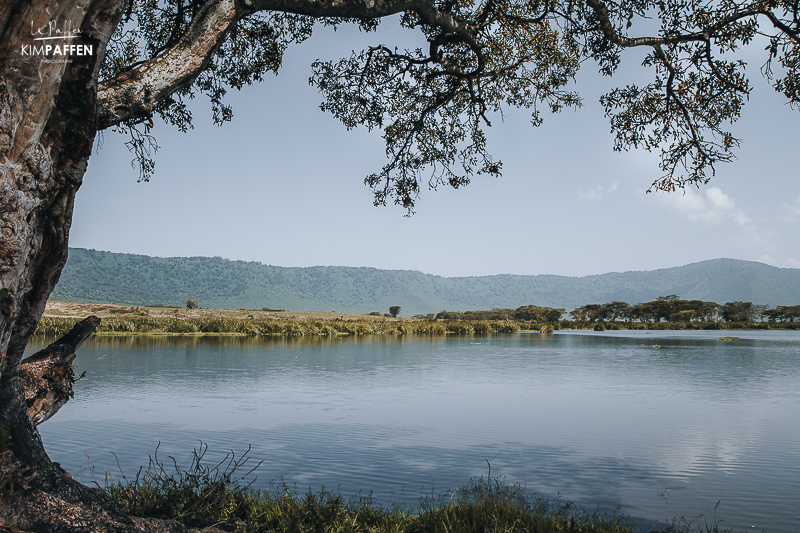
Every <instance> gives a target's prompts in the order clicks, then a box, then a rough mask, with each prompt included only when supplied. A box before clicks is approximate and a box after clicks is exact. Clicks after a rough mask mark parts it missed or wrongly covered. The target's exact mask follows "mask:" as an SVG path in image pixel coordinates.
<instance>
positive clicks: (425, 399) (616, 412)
mask: <svg viewBox="0 0 800 533" xmlns="http://www.w3.org/2000/svg"><path fill="white" fill-rule="evenodd" d="M688 333H691V334H687V332H657V334H649V335H648V334H646V333H644V332H604V333H603V334H587V333H562V334H557V335H551V336H542V335H538V334H516V335H499V336H493V337H450V336H448V337H393V336H392V337H389V336H376V337H365V338H353V337H334V338H289V339H286V338H270V339H259V338H242V337H129V338H125V337H107V338H102V337H99V338H92V339H89V341H87V342H86V344H84V346H83V347H82V349H81V351H80V353H79V357H78V359H77V361H76V362H77V364H78V366H79V367H80V368H81V370H86V371H87V378H86V379H84V380H81V381H80V382H78V383H77V384H76V397H75V400H73V401H71V402H70V403H69V404H68V405H67V406H65V407H64V409H62V411H61V412H60V413H59V414H58V416H57V417H55V418H54V419H52V420H51V421H48V422H47V423H46V424H44V425H43V426H42V433H43V436H44V440H45V443H46V444H48V443H53V444H52V446H51V445H48V451H49V452H50V453H51V454H52V455H53V456H54V458H55V460H58V461H59V462H61V463H62V464H63V465H65V467H66V468H67V469H68V470H71V471H73V473H77V472H78V471H80V469H81V464H83V468H84V469H85V468H86V457H85V456H84V454H85V453H88V454H89V456H90V457H91V459H92V463H93V464H95V465H96V466H97V468H99V469H100V471H102V469H103V468H107V469H109V470H111V471H115V470H116V463H115V461H114V460H113V457H111V456H110V452H116V453H117V455H118V456H119V457H120V459H121V465H122V466H123V469H125V470H126V473H130V472H135V471H136V469H137V468H138V466H139V465H142V464H145V463H146V461H147V456H148V454H150V453H152V452H153V450H154V449H155V446H156V444H157V443H158V442H159V441H161V442H162V448H161V449H162V451H163V453H164V454H165V455H166V454H170V455H173V456H175V457H176V458H177V459H178V460H179V461H181V462H183V463H184V464H188V461H189V455H190V452H191V449H192V447H193V446H195V445H196V444H197V439H202V440H204V441H206V442H208V443H209V445H210V448H211V451H212V455H213V454H215V453H216V454H220V455H223V454H224V453H225V451H227V450H229V449H234V450H237V451H241V450H243V449H246V447H247V445H248V444H252V445H253V452H252V453H253V456H254V457H255V458H257V459H259V460H261V459H265V461H266V462H265V465H264V467H262V473H261V480H260V483H263V484H264V485H267V484H268V483H269V481H270V480H271V479H280V478H281V477H283V478H284V479H285V480H286V481H287V482H289V483H290V484H296V485H297V487H298V488H299V490H301V491H303V490H305V489H306V488H307V487H309V486H310V487H312V488H314V489H315V490H316V489H319V488H320V487H321V486H323V485H324V486H326V487H328V488H332V489H335V488H336V487H340V490H341V491H342V493H343V494H345V495H350V494H353V493H355V492H357V491H358V490H364V491H367V492H369V491H374V493H375V495H376V496H377V497H378V498H379V499H381V501H384V502H387V503H388V502H390V501H401V502H405V503H409V504H413V503H414V502H416V499H417V498H418V497H419V495H420V494H421V493H425V492H430V491H439V490H444V489H446V488H453V487H456V486H458V485H459V484H461V483H464V482H466V481H467V480H468V479H469V478H470V477H473V476H479V475H485V474H486V460H487V459H488V460H489V461H490V462H491V464H492V472H493V473H494V474H503V475H505V476H506V478H507V480H508V481H510V482H514V483H521V484H525V485H527V487H528V488H529V489H530V490H532V491H534V492H537V493H538V494H539V495H542V496H545V497H550V498H553V497H556V496H557V495H558V494H561V495H562V497H563V498H565V499H567V500H571V501H575V502H578V503H581V504H583V505H584V506H587V507H589V508H593V507H595V506H600V507H601V508H602V509H604V510H607V511H613V510H614V509H615V508H616V506H618V505H619V506H622V512H624V513H630V514H632V515H634V516H638V517H643V518H647V519H649V520H660V521H663V520H667V519H671V518H672V517H680V516H681V515H684V516H692V515H697V514H701V513H706V514H710V513H712V512H713V509H714V504H715V503H716V502H717V501H718V500H722V503H721V505H720V509H719V510H718V517H721V518H723V519H724V520H725V522H723V524H722V525H723V526H725V527H734V528H738V529H752V528H750V526H751V525H757V526H758V527H757V528H756V530H759V528H762V527H763V528H764V529H766V530H767V531H771V532H779V533H780V532H786V533H788V532H790V531H794V527H795V524H797V523H800V511H798V506H797V502H796V495H797V494H800V445H799V444H798V442H800V439H798V437H799V436H800V427H798V425H797V424H796V423H794V422H793V421H797V420H800V391H798V388H797V386H796V383H797V382H798V378H800V350H798V347H800V343H798V342H797V339H798V336H797V335H796V334H793V333H794V332H792V333H779V332H753V334H752V335H751V336H749V337H748V335H749V334H750V332H742V333H735V335H739V336H741V337H742V339H741V340H740V341H735V342H723V341H719V340H718V338H719V335H720V332H688ZM768 333H769V334H768ZM771 333H776V334H775V335H771ZM725 334H730V332H726V333H725ZM653 344H658V345H660V346H661V348H659V349H656V348H652V345H653ZM56 443H57V444H56ZM51 448H52V449H51ZM85 478H86V473H85V470H84V474H83V477H82V478H81V479H83V480H86V479H85Z"/></svg>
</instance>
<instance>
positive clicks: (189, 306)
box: [186, 300, 200, 309]
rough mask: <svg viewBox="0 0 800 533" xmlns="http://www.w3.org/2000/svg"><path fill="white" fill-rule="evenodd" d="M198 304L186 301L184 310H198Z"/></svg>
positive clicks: (195, 301)
mask: <svg viewBox="0 0 800 533" xmlns="http://www.w3.org/2000/svg"><path fill="white" fill-rule="evenodd" d="M199 308H200V302H198V301H197V300H186V309H199Z"/></svg>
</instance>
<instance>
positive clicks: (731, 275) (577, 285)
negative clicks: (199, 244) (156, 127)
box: [51, 248, 800, 317]
mask: <svg viewBox="0 0 800 533" xmlns="http://www.w3.org/2000/svg"><path fill="white" fill-rule="evenodd" d="M669 294H676V295H678V296H680V297H681V298H685V299H698V300H705V301H713V302H717V303H720V304H723V303H725V302H730V301H735V300H742V301H750V302H753V303H756V304H767V305H770V306H777V305H797V304H800V269H786V268H776V267H771V266H768V265H765V264H762V263H756V262H752V261H741V260H735V259H714V260H710V261H702V262H700V263H693V264H690V265H686V266H682V267H675V268H666V269H661V270H654V271H650V272H624V273H616V272H615V273H610V274H602V275H596V276H586V277H580V278H575V277H567V276H555V275H539V276H515V275H510V274H502V275H496V276H480V277H461V278H445V277H441V276H434V275H430V274H423V273H421V272H416V271H409V270H379V269H376V268H365V267H361V268H356V267H307V268H284V267H277V266H270V265H264V264H261V263H255V262H245V261H230V260H227V259H222V258H220V257H171V258H159V257H148V256H143V255H133V254H118V253H111V252H101V251H96V250H85V249H80V248H73V249H71V250H70V256H69V260H68V261H67V265H66V267H65V268H64V271H63V273H62V275H61V280H60V281H59V283H58V285H57V286H56V288H55V290H54V291H53V294H52V296H51V299H53V300H66V301H80V302H109V303H118V304H127V305H153V304H164V305H179V306H182V305H184V304H185V303H186V300H187V299H190V298H191V299H194V300H198V301H199V302H200V305H201V306H203V307H207V308H210V307H217V308H232V309H239V308H245V309H260V308H262V307H269V308H273V309H287V310H297V311H300V310H315V311H342V312H352V313H367V312H370V311H381V312H386V310H387V309H388V308H389V306H390V305H400V306H401V307H402V316H406V317H408V316H411V315H412V314H417V313H432V312H438V311H441V310H443V309H447V310H449V311H463V310H468V309H490V308H492V307H506V308H512V309H513V308H516V307H519V306H522V305H540V306H548V307H564V308H567V309H573V308H575V307H578V306H581V305H585V304H588V303H604V302H610V301H613V300H619V301H625V302H628V303H630V304H635V303H639V302H645V301H650V300H654V299H655V298H657V297H658V296H665V295H669Z"/></svg>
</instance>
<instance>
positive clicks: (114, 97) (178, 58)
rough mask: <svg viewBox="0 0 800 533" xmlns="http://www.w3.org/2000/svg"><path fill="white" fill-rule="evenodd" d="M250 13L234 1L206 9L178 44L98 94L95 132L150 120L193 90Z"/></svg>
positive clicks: (216, 0)
mask: <svg viewBox="0 0 800 533" xmlns="http://www.w3.org/2000/svg"><path fill="white" fill-rule="evenodd" d="M248 13H249V10H247V9H246V8H245V6H244V5H242V4H241V2H237V1H236V0H212V1H210V2H208V3H207V4H205V5H204V6H203V7H202V8H201V9H200V11H199V12H198V13H197V16H196V17H195V18H194V20H193V21H192V23H191V25H190V26H189V29H188V30H187V32H186V33H185V34H184V35H183V37H181V39H180V40H179V41H178V43H177V44H176V45H175V46H173V47H172V48H170V49H169V50H167V51H166V52H164V54H162V55H160V56H158V57H155V58H153V59H151V60H149V61H145V62H144V63H142V64H141V65H139V66H137V67H136V68H134V69H131V70H128V71H126V72H124V73H122V74H120V75H119V76H117V77H116V78H114V79H111V80H108V81H105V82H103V83H101V84H100V86H99V88H98V91H97V129H98V130H104V129H106V128H109V127H111V126H115V125H117V124H119V123H121V122H123V121H126V120H131V119H136V118H141V117H145V116H148V115H149V114H151V113H152V112H153V110H154V109H155V107H156V105H157V104H158V103H159V102H160V101H162V100H163V99H165V98H167V97H168V96H169V95H171V94H172V93H174V92H175V91H177V90H178V89H181V88H183V87H187V86H189V85H191V83H192V82H193V81H194V80H195V78H196V77H197V76H198V75H199V74H200V73H201V72H202V71H203V69H205V67H206V65H208V63H209V61H211V58H212V57H213V56H214V54H215V53H216V51H217V50H218V49H219V47H220V45H221V44H222V43H223V41H224V40H225V38H226V37H227V35H228V32H229V31H230V29H231V28H232V27H233V25H234V24H235V23H236V22H237V21H238V20H239V19H241V18H242V17H244V16H245V15H247V14H248Z"/></svg>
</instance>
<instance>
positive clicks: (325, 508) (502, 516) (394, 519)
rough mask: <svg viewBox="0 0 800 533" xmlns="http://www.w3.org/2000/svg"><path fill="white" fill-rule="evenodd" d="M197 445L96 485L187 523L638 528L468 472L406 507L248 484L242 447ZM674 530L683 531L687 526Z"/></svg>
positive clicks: (144, 512)
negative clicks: (217, 455)
mask: <svg viewBox="0 0 800 533" xmlns="http://www.w3.org/2000/svg"><path fill="white" fill-rule="evenodd" d="M205 451H206V448H205V446H204V445H202V444H201V446H200V450H195V453H194V458H193V460H192V464H191V465H190V467H189V469H188V470H181V469H180V468H179V467H178V465H177V463H175V462H174V460H172V466H171V467H166V466H165V464H164V463H163V462H162V461H161V460H160V459H159V457H158V454H157V453H156V455H155V457H154V458H151V460H150V464H149V467H148V468H147V470H145V471H143V470H140V471H139V472H138V473H137V475H136V477H135V478H134V479H132V480H127V479H125V478H124V476H123V479H122V480H120V481H118V482H112V481H110V480H109V479H108V478H106V483H105V486H104V489H105V491H106V492H107V493H108V494H109V495H110V496H111V497H112V498H113V499H114V500H115V501H116V502H117V503H118V504H119V505H120V507H121V508H122V510H123V511H124V512H125V513H127V514H128V515H130V516H139V517H146V518H161V519H174V520H178V521H180V522H182V523H184V524H185V525H187V526H189V527H193V528H205V527H209V526H212V525H217V526H222V525H224V527H225V530H226V531H234V530H235V531H241V532H249V533H261V532H264V533H266V532H275V533H282V532H287V533H288V532H292V533H294V532H341V533H349V532H353V533H423V532H424V533H512V532H513V533H522V532H529V533H579V532H580V533H634V532H637V531H642V530H641V529H639V528H637V527H636V525H635V524H633V523H632V522H631V521H629V520H628V519H626V518H624V517H617V516H607V515H604V514H601V513H598V512H587V511H585V510H582V509H579V508H576V507H575V506H574V505H571V504H561V503H560V502H557V503H556V504H552V503H550V502H548V501H546V500H543V499H538V498H534V497H532V496H531V495H530V493H529V492H528V491H526V490H525V489H524V488H522V487H520V486H516V485H514V486H512V485H508V484H506V483H505V482H503V481H502V480H500V479H497V478H495V479H493V478H491V477H488V478H486V479H484V478H479V479H473V480H471V481H470V482H469V483H468V484H467V485H465V486H463V487H461V488H459V489H457V490H455V491H452V492H447V493H444V494H441V495H439V496H436V497H428V498H424V499H421V501H420V504H419V506H417V507H416V508H413V509H409V508H406V507H398V506H394V507H385V506H381V505H380V504H378V503H377V502H376V501H375V500H374V499H372V498H371V497H364V496H356V497H353V498H349V499H344V498H342V496H341V495H339V494H334V493H332V492H328V491H325V490H323V491H321V492H318V493H313V492H308V493H307V494H304V495H302V496H301V495H298V494H296V493H294V492H293V491H292V490H291V489H290V488H289V487H288V486H286V485H285V484H280V485H277V486H273V487H272V488H271V489H270V490H267V491H255V490H252V489H251V488H250V487H251V485H250V483H247V482H246V481H245V479H246V478H247V477H248V475H250V474H251V473H252V472H253V470H255V468H253V469H249V466H248V464H247V463H248V460H249V458H248V456H247V453H245V454H244V455H243V456H242V457H239V458H237V457H235V456H233V454H229V455H228V456H226V458H225V459H223V461H221V462H219V463H217V464H216V465H212V466H206V464H205V463H204V456H205ZM248 452H249V450H248ZM257 467H258V465H256V468H257ZM244 471H247V472H245V473H244V474H242V472H244ZM95 482H96V480H95ZM98 486H99V484H98ZM669 530H670V529H668V531H669ZM672 530H673V531H675V530H676V529H672ZM678 530H681V531H689V527H688V526H687V527H684V528H678ZM705 531H706V532H708V533H714V532H717V531H718V529H717V528H716V525H714V526H706V529H705Z"/></svg>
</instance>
